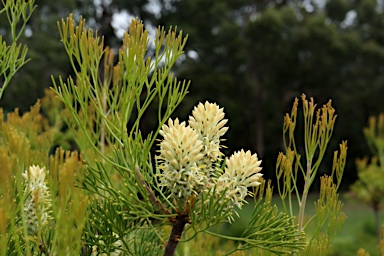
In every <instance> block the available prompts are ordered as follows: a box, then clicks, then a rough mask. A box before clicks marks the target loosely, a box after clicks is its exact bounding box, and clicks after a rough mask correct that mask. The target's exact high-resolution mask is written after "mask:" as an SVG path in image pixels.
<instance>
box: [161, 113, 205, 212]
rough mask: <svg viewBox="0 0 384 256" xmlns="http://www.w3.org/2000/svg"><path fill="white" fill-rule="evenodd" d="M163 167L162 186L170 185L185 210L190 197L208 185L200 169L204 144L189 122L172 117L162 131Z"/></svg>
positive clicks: (174, 195) (180, 205)
mask: <svg viewBox="0 0 384 256" xmlns="http://www.w3.org/2000/svg"><path fill="white" fill-rule="evenodd" d="M159 133H160V135H161V136H163V140H162V141H161V143H160V150H159V152H160V156H159V169H160V170H162V171H163V172H162V173H161V175H160V182H161V185H162V186H165V187H167V188H168V189H169V190H170V191H171V193H172V194H173V198H175V199H176V201H177V202H178V207H179V210H183V209H184V207H185V203H186V201H187V199H188V197H189V196H190V195H192V194H198V193H199V188H201V187H202V186H204V180H206V177H205V174H204V173H203V172H202V171H201V169H200V161H201V159H202V158H203V156H204V155H203V154H202V153H201V152H202V148H203V144H202V142H201V141H200V140H199V137H198V134H197V133H196V131H195V130H193V129H192V128H191V127H189V126H186V124H185V122H182V123H179V120H178V119H175V121H172V119H169V121H168V125H166V124H164V125H163V127H162V128H161V130H160V132H159Z"/></svg>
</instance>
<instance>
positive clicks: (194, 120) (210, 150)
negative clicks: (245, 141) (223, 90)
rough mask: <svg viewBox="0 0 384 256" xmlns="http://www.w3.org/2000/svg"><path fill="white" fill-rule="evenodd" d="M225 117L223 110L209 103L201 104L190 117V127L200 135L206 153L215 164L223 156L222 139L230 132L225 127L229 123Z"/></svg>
mask: <svg viewBox="0 0 384 256" xmlns="http://www.w3.org/2000/svg"><path fill="white" fill-rule="evenodd" d="M224 115H225V114H224V111H223V108H219V106H217V105H216V103H209V102H208V101H207V102H205V104H204V105H203V104H202V103H199V105H197V106H196V107H195V108H194V109H193V111H192V116H189V126H190V127H192V128H193V129H194V130H195V131H196V132H197V133H198V134H199V139H200V140H201V141H202V142H203V145H204V153H205V154H206V155H207V156H208V157H209V158H210V160H211V161H213V162H214V161H216V160H217V159H218V158H219V156H221V155H222V153H221V152H220V137H221V136H223V135H224V134H225V133H226V132H227V131H228V127H224V125H225V124H226V123H227V122H228V120H227V119H223V118H224Z"/></svg>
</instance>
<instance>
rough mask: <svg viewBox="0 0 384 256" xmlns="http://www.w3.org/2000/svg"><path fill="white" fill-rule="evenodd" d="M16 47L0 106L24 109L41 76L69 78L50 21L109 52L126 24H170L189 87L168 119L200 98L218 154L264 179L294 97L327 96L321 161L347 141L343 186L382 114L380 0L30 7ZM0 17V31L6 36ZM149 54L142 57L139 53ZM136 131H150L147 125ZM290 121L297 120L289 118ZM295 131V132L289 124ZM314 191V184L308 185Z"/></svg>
mask: <svg viewBox="0 0 384 256" xmlns="http://www.w3.org/2000/svg"><path fill="white" fill-rule="evenodd" d="M36 4H37V5H38V8H37V9H36V11H35V13H34V15H33V16H32V18H31V20H30V21H29V23H28V26H27V28H26V30H25V35H24V37H23V38H22V40H21V42H22V43H24V44H26V45H27V46H28V47H29V57H30V58H31V59H32V60H31V61H30V62H29V63H28V64H27V65H26V66H24V67H23V68H22V70H21V71H20V72H18V73H17V75H16V76H15V77H14V79H13V80H12V82H11V84H10V86H9V87H8V88H7V90H6V91H5V94H4V97H3V98H2V100H1V101H0V107H2V108H4V109H5V112H7V111H13V109H14V108H16V107H18V108H20V110H21V111H26V110H28V109H29V107H30V106H31V105H33V104H34V103H35V102H36V100H37V99H38V98H41V97H42V96H43V94H44V89H45V88H48V87H50V86H51V85H52V82H51V78H50V76H51V75H53V76H54V77H56V78H57V77H58V76H64V77H66V76H68V75H71V74H72V72H71V67H70V64H69V61H68V58H67V55H66V52H65V50H64V48H63V46H62V44H61V42H60V40H59V34H58V30H57V21H58V20H61V19H62V18H66V17H67V16H68V15H69V14H70V13H73V14H74V15H75V17H76V18H77V19H79V17H80V15H82V16H83V17H85V18H86V19H87V23H88V27H90V28H93V29H97V30H99V33H100V34H102V35H104V36H105V44H106V45H109V46H111V47H113V48H114V49H118V48H119V46H120V42H121V36H122V34H123V32H124V30H125V29H126V28H127V27H128V25H129V23H130V21H131V19H132V18H135V17H138V18H139V19H141V20H143V21H144V24H145V26H146V28H147V29H148V30H149V31H150V32H151V34H152V35H154V29H155V28H156V27H157V26H159V25H160V26H165V27H166V29H167V28H169V26H173V27H174V26H177V30H182V31H183V33H184V34H188V35H189V39H188V43H187V45H186V48H185V55H183V56H182V57H181V58H180V60H179V62H178V63H177V65H176V67H175V69H174V72H175V74H176V75H177V76H178V77H179V78H180V79H187V80H191V86H190V93H189V95H188V96H187V97H186V99H185V100H184V102H183V103H182V104H181V106H180V107H179V108H178V110H177V112H176V113H175V115H174V116H178V117H180V118H181V119H186V118H187V117H188V115H189V114H190V112H191V110H192V108H193V106H195V105H196V104H197V103H198V102H200V101H201V102H204V101H205V100H210V101H215V102H217V103H218V104H219V105H220V106H221V107H224V109H225V112H226V117H227V118H228V119H229V125H230V130H229V132H228V133H227V135H226V139H227V140H226V141H225V145H226V146H227V147H228V150H227V152H226V153H227V154H228V155H229V154H230V153H232V152H233V151H236V150H239V149H240V148H245V149H250V150H252V151H253V152H257V153H258V154H259V156H260V158H262V159H263V173H264V174H265V177H266V178H273V177H274V176H275V173H274V172H275V162H276V158H277V154H278V152H279V151H281V150H282V124H283V116H284V115H285V113H287V112H290V110H291V107H292V103H293V101H294V98H295V97H300V95H301V94H302V93H305V94H306V95H307V97H314V98H315V101H316V102H317V103H318V104H319V106H321V105H322V104H325V103H327V101H328V100H329V99H332V103H333V106H334V107H335V108H336V113H337V115H338V118H337V122H336V128H335V131H334V136H333V139H332V141H331V143H330V146H329V149H328V156H326V159H327V160H326V161H325V162H324V164H323V166H322V167H321V169H320V173H319V174H324V173H330V172H331V162H332V157H333V151H334V150H337V149H338V144H339V143H340V142H341V140H348V147H349V150H348V163H347V167H346V171H345V177H344V181H343V189H344V190H347V189H348V187H349V185H350V184H351V183H352V182H354V181H355V179H356V168H355V165H354V161H355V159H356V158H357V157H363V156H365V155H369V150H368V146H367V145H366V142H365V139H364V136H363V133H362V129H363V127H365V126H366V125H367V121H368V117H369V116H370V115H377V114H378V113H380V112H383V111H384V98H383V96H384V1H382V0H377V1H376V0H330V1H326V0H302V1H300V0H275V1H273V0H227V1H224V0H129V1H126V0H55V1H51V0H37V1H36ZM8 26H9V25H8V23H7V20H6V15H2V16H1V18H0V34H1V35H3V36H4V37H7V36H9V34H7V33H8V32H9V30H8ZM150 55H151V51H149V52H148V56H150ZM146 122H147V124H146V123H144V125H143V127H142V128H143V130H144V131H146V130H147V131H148V130H150V127H151V119H150V118H147V121H146ZM299 122H300V120H299ZM298 129H299V131H300V129H301V127H300V126H299V127H298ZM314 188H315V189H317V188H316V186H314Z"/></svg>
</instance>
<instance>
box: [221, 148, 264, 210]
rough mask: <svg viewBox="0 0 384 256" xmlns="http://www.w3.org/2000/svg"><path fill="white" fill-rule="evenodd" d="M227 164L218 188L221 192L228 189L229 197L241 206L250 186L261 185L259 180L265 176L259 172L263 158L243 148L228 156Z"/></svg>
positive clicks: (227, 194) (234, 203)
mask: <svg viewBox="0 0 384 256" xmlns="http://www.w3.org/2000/svg"><path fill="white" fill-rule="evenodd" d="M225 164H226V167H225V172H224V173H223V175H221V176H220V177H219V178H218V180H217V190H218V192H221V191H223V190H225V189H227V191H226V196H227V198H229V199H230V200H231V201H232V203H233V205H236V206H238V207H239V208H241V206H242V205H243V202H244V199H245V197H246V196H247V194H248V188H249V187H255V186H258V185H260V182H259V180H260V178H261V176H263V175H262V174H261V173H259V172H260V170H261V167H260V164H261V160H259V159H258V158H257V154H253V155H251V152H250V151H247V152H244V150H241V151H238V152H236V153H234V154H233V155H232V156H231V157H230V158H227V159H226V161H225Z"/></svg>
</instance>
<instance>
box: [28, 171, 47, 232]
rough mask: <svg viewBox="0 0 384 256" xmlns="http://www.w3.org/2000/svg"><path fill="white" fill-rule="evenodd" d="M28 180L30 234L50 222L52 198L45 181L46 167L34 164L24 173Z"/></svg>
mask: <svg viewBox="0 0 384 256" xmlns="http://www.w3.org/2000/svg"><path fill="white" fill-rule="evenodd" d="M22 175H23V178H24V179H25V181H26V182H27V184H26V193H29V196H28V198H27V199H26V200H25V202H24V213H25V217H26V224H27V230H28V233H29V234H30V235H36V234H37V233H38V230H39V229H40V228H41V227H42V226H44V225H46V224H47V223H48V219H49V217H50V216H49V208H50V207H51V198H50V193H49V189H48V187H47V185H46V183H45V175H46V170H45V167H43V168H40V167H39V166H36V165H32V166H30V167H29V170H28V171H27V172H25V173H23V174H22Z"/></svg>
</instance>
